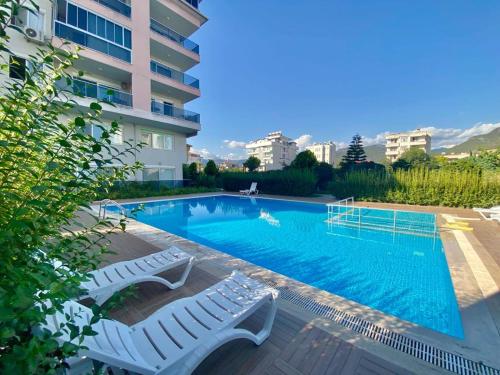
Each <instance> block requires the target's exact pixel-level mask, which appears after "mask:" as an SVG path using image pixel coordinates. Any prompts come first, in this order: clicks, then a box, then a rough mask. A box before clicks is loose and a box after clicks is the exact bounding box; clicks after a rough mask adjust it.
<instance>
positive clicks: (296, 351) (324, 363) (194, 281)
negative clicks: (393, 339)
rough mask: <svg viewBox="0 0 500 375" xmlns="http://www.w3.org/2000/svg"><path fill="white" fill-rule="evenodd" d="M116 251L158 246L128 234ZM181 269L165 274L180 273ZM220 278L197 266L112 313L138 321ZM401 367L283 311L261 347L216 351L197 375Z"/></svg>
mask: <svg viewBox="0 0 500 375" xmlns="http://www.w3.org/2000/svg"><path fill="white" fill-rule="evenodd" d="M109 240H110V241H111V246H110V248H111V249H112V250H113V251H114V252H115V254H113V255H110V256H109V257H108V260H109V261H110V262H115V261H119V260H126V259H132V258H135V257H138V256H143V255H146V254H148V253H152V252H155V251H158V250H159V249H158V248H156V247H154V246H153V245H151V244H149V243H147V242H145V241H143V240H141V239H139V238H137V237H134V236H132V235H130V234H127V233H119V234H114V235H112V236H110V237H109ZM179 272H180V270H173V271H170V272H168V273H166V274H165V276H166V277H176V276H177V275H178V274H179ZM217 281H218V279H217V278H216V277H215V276H213V275H211V274H209V273H208V272H206V271H204V270H202V269H200V268H199V267H196V266H195V267H193V270H192V272H191V275H190V276H189V278H188V281H187V283H186V285H185V286H184V287H182V288H179V289H177V290H173V291H171V290H168V289H166V288H165V287H164V286H162V285H159V284H154V283H144V284H142V285H140V286H139V287H137V289H136V290H135V293H134V294H135V296H134V297H130V298H128V299H127V301H126V303H125V306H123V307H121V308H119V309H117V310H116V311H113V312H112V314H111V315H112V317H114V318H116V319H118V320H120V321H122V322H124V323H127V324H133V323H135V322H137V321H139V320H142V319H144V318H146V317H147V316H148V315H150V314H151V313H152V312H154V311H155V310H157V309H158V308H160V307H161V306H163V305H165V304H167V303H169V302H170V301H173V300H176V299H179V298H182V297H186V296H191V295H193V294H195V293H197V292H199V291H201V290H203V289H205V288H207V287H208V286H210V285H212V284H214V283H216V282H217ZM260 318H261V316H259V315H258V314H257V315H256V316H255V317H252V318H250V319H249V320H247V321H246V322H244V323H243V325H244V326H245V327H246V328H250V329H255V330H257V329H258V327H260V326H259V324H260V323H261V319H260ZM408 373H410V371H408V370H406V369H404V368H401V367H398V366H396V365H394V364H392V363H390V362H388V361H386V360H384V359H382V358H379V357H377V356H375V355H373V354H371V353H369V352H367V351H365V350H363V349H359V348H357V347H356V346H354V345H352V344H350V343H347V342H345V341H343V340H341V339H339V338H338V337H335V336H333V335H331V334H330V333H327V332H326V331H323V330H322V329H319V328H317V327H315V326H313V325H311V324H310V323H309V322H307V321H305V320H301V319H299V318H297V317H296V316H294V315H292V314H290V313H288V312H287V311H284V310H283V309H281V308H280V309H279V310H278V313H277V316H276V320H275V323H274V326H273V330H272V334H271V336H270V337H269V339H268V340H266V341H265V342H264V343H263V344H262V345H261V346H259V347H257V346H255V345H253V344H252V343H251V342H248V341H245V340H238V341H234V342H231V343H228V344H226V345H224V346H222V347H221V348H219V349H218V350H217V351H215V352H214V353H213V354H212V355H210V356H209V357H208V358H207V359H206V360H205V361H204V362H203V363H202V364H201V365H200V366H199V367H198V369H197V370H196V372H195V374H200V375H201V374H204V375H205V374H206V375H208V374H276V375H278V374H296V375H299V374H315V375H316V374H317V375H320V374H408Z"/></svg>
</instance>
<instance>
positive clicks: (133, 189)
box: [99, 182, 217, 199]
mask: <svg viewBox="0 0 500 375" xmlns="http://www.w3.org/2000/svg"><path fill="white" fill-rule="evenodd" d="M213 191H217V189H215V188H209V187H200V186H198V187H177V188H174V187H166V186H160V187H158V186H155V185H153V184H149V185H148V184H144V183H137V182H128V183H122V184H120V185H117V186H115V187H113V188H112V189H111V190H110V191H108V192H101V193H100V194H99V199H105V198H108V199H130V198H146V197H160V196H172V195H183V194H196V193H210V192H213Z"/></svg>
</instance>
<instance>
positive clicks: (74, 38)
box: [55, 21, 132, 63]
mask: <svg viewBox="0 0 500 375" xmlns="http://www.w3.org/2000/svg"><path fill="white" fill-rule="evenodd" d="M55 35H56V36H57V37H59V38H62V39H66V40H69V41H71V42H74V43H76V44H79V45H81V46H84V47H87V48H89V49H92V50H94V51H98V52H102V53H104V54H106V55H109V56H112V57H115V58H117V59H120V60H123V61H125V62H128V63H130V62H131V59H132V54H131V51H130V50H129V49H126V48H123V47H120V46H118V45H117V44H114V43H110V42H108V41H106V40H105V39H103V38H100V37H97V36H94V35H92V34H89V33H87V32H85V31H82V30H78V29H76V28H74V27H72V26H69V25H67V24H64V23H62V22H59V21H55Z"/></svg>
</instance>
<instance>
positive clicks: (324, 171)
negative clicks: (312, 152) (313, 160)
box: [314, 162, 333, 189]
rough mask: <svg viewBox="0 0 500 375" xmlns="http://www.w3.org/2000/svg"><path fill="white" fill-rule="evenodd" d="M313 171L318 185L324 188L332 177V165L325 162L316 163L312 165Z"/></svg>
mask: <svg viewBox="0 0 500 375" xmlns="http://www.w3.org/2000/svg"><path fill="white" fill-rule="evenodd" d="M314 173H315V174H316V177H317V178H318V187H319V188H320V189H325V188H326V186H327V185H328V183H329V182H330V181H331V180H332V179H333V167H332V166H331V165H330V164H328V163H325V162H321V163H318V164H317V165H316V166H315V167H314Z"/></svg>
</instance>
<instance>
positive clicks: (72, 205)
mask: <svg viewBox="0 0 500 375" xmlns="http://www.w3.org/2000/svg"><path fill="white" fill-rule="evenodd" d="M27 6H30V7H31V9H33V7H34V8H35V9H38V5H37V1H21V0H4V1H2V2H1V4H0V50H2V52H6V53H2V56H4V57H0V59H3V61H2V62H1V66H2V69H3V70H5V69H6V68H7V67H8V61H6V60H5V56H9V54H11V53H12V52H10V51H9V37H8V33H7V32H6V31H7V29H8V28H10V30H11V31H12V32H17V31H18V30H19V26H15V27H12V22H11V21H12V19H13V17H14V16H15V15H16V14H19V11H20V9H23V10H24V11H26V12H31V11H32V10H28V9H27ZM64 47H65V48H63V49H61V50H56V49H54V48H53V47H52V46H51V45H50V44H49V45H47V46H46V48H45V50H39V51H38V52H37V53H36V54H34V55H31V56H29V57H27V62H28V64H29V66H30V69H27V70H26V76H25V78H24V79H20V80H12V81H4V82H2V83H1V88H0V89H1V91H2V95H1V96H0V144H1V147H0V248H1V249H2V251H1V252H0V312H1V313H0V373H3V374H56V373H60V372H61V370H62V367H64V361H65V359H66V358H69V357H71V356H74V355H75V354H76V353H77V351H78V349H79V348H80V346H81V342H82V341H81V340H82V339H83V337H84V336H89V335H92V334H93V331H92V327H91V325H92V324H94V323H95V322H96V321H97V320H98V319H99V318H100V317H101V316H102V314H101V310H100V308H98V307H96V306H94V307H93V308H94V311H95V313H96V319H95V320H93V321H91V322H89V325H87V326H84V327H79V326H77V325H75V324H74V323H75V322H74V321H73V320H72V318H68V320H66V321H65V320H64V319H63V320H62V321H60V322H61V323H63V325H62V327H61V328H62V330H63V331H65V332H66V333H67V334H68V336H69V337H71V342H69V341H66V342H61V341H59V340H62V338H61V337H60V336H59V335H55V334H54V333H53V332H50V331H48V330H44V329H41V327H42V324H43V322H45V321H46V320H47V317H48V316H49V315H53V314H54V313H55V312H56V311H59V312H60V311H62V307H63V303H64V302H66V301H68V300H71V299H75V298H77V297H78V296H79V295H81V293H83V290H82V289H81V288H80V284H81V282H82V281H84V280H87V279H88V278H87V275H88V272H89V271H90V270H92V269H95V268H96V267H97V265H98V264H99V263H100V261H101V260H102V255H103V254H105V253H106V252H107V251H108V250H107V246H106V241H105V236H106V234H107V233H109V232H111V231H114V230H116V229H117V228H122V229H124V227H125V224H126V222H125V220H120V222H119V224H113V223H112V222H111V221H109V220H102V219H99V218H98V217H96V216H95V215H91V214H87V216H86V217H85V220H81V219H79V215H78V212H80V210H81V209H82V208H88V207H89V206H90V204H91V202H93V201H95V200H96V199H97V197H98V194H100V193H102V192H103V191H104V192H106V191H109V189H110V188H111V187H112V186H113V185H114V184H115V183H116V182H118V181H123V180H125V179H127V177H128V176H130V175H131V174H132V173H134V172H135V171H137V170H138V169H139V168H140V167H141V166H140V165H139V164H135V165H132V166H129V165H126V164H123V163H122V162H121V160H122V158H123V157H124V156H125V155H129V154H130V155H133V154H134V153H135V152H137V151H138V148H139V147H138V146H135V145H131V144H129V143H128V142H125V147H124V149H122V150H121V151H120V150H118V149H117V148H115V147H114V146H112V142H111V137H112V136H113V135H114V134H117V133H118V132H119V127H118V124H117V123H116V122H113V123H112V124H111V127H109V126H105V125H104V124H103V123H102V122H101V119H100V116H101V113H102V106H101V104H100V103H98V102H93V103H91V104H90V107H89V108H87V109H86V110H85V113H78V112H77V107H76V105H75V103H74V102H73V101H71V100H69V99H68V97H67V94H68V93H66V92H64V91H63V90H60V89H59V87H60V86H59V83H61V82H62V83H66V84H67V85H68V86H70V87H71V85H72V79H73V78H72V75H70V74H69V73H67V69H68V68H70V67H72V65H73V63H74V61H75V60H76V59H77V54H76V52H74V51H68V52H66V51H65V49H68V50H69V49H70V46H69V45H66V46H64ZM23 57H25V56H23ZM58 82H59V83H58ZM56 83H57V84H56ZM75 113H77V114H76V115H75ZM88 124H93V125H94V126H97V127H99V128H101V130H102V136H101V137H100V138H99V139H97V138H93V137H92V136H91V135H88V134H86V133H85V128H86V126H87V125H88ZM117 165H120V166H119V167H117ZM80 328H81V329H80Z"/></svg>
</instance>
